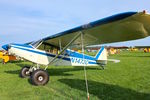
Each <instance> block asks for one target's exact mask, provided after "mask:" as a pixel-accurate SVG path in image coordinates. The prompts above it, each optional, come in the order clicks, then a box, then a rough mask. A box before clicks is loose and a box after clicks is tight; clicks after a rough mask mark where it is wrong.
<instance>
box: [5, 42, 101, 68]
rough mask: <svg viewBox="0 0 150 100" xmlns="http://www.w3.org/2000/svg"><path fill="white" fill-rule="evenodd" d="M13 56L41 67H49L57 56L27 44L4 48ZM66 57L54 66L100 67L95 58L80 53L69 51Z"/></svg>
mask: <svg viewBox="0 0 150 100" xmlns="http://www.w3.org/2000/svg"><path fill="white" fill-rule="evenodd" d="M3 48H4V49H7V50H8V52H9V53H10V54H12V55H15V56H18V57H21V58H23V59H25V60H28V61H31V62H33V63H36V64H40V65H48V64H49V63H50V61H51V60H52V59H53V58H54V57H55V56H56V54H52V53H49V52H46V51H43V50H39V49H36V48H34V47H33V46H31V45H27V44H11V45H10V47H9V48H7V47H4V46H3ZM65 53H66V54H65V55H60V56H58V58H57V59H56V60H55V62H54V63H53V65H55V66H70V65H72V66H99V65H100V63H98V62H97V60H96V58H95V57H92V56H89V55H85V54H82V53H78V52H76V51H72V50H70V49H67V50H66V51H65Z"/></svg>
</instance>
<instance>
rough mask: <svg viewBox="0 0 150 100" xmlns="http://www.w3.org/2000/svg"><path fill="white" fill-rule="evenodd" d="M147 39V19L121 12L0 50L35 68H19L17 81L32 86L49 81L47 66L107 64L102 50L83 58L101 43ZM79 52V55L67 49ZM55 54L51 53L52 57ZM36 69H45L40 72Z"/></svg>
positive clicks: (149, 29)
mask: <svg viewBox="0 0 150 100" xmlns="http://www.w3.org/2000/svg"><path fill="white" fill-rule="evenodd" d="M149 35H150V15H149V14H147V13H146V12H145V11H143V12H125V13H121V14H116V15H113V16H110V17H107V18H103V19H100V20H98V21H95V22H91V23H88V24H85V25H82V26H79V27H76V28H73V29H70V30H67V31H64V32H61V33H58V34H55V35H52V36H49V37H46V38H43V39H41V40H38V41H35V42H32V43H31V44H15V43H12V44H6V45H3V46H2V48H3V49H5V50H6V51H8V52H9V54H11V55H15V56H17V57H20V58H23V59H25V60H28V61H31V62H33V63H34V64H36V66H30V67H23V68H22V69H21V72H20V75H21V77H27V76H31V78H30V79H31V82H32V83H33V84H34V85H45V84H46V83H48V81H49V75H48V73H47V71H46V69H47V68H48V66H49V65H56V66H70V65H71V66H101V65H105V64H107V61H108V59H107V51H106V49H105V48H104V47H101V49H100V50H99V51H98V53H97V54H96V56H95V57H92V56H89V55H86V54H84V47H85V46H88V45H97V44H103V43H112V42H120V41H128V40H135V39H140V38H145V37H147V36H149ZM73 47H78V48H82V53H79V52H76V51H73V50H72V49H71V48H73ZM54 52H55V53H54ZM39 65H45V66H46V67H45V69H40V68H39Z"/></svg>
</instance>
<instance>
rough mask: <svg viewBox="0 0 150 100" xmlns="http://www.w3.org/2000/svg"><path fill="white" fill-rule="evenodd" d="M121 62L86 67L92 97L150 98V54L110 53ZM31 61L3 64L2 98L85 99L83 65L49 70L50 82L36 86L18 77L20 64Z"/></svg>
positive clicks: (0, 70) (95, 99)
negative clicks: (103, 67) (103, 68)
mask: <svg viewBox="0 0 150 100" xmlns="http://www.w3.org/2000/svg"><path fill="white" fill-rule="evenodd" d="M109 58H115V59H119V60H121V62H120V63H113V62H108V65H107V66H106V68H105V70H102V69H101V67H87V77H88V85H89V93H90V100H150V53H142V52H121V54H118V55H113V56H110V57H109ZM26 64H27V65H30V64H31V63H29V62H18V61H16V62H11V63H7V64H5V65H3V64H1V63H0V100H7V99H10V100H86V99H87V98H86V88H85V80H84V70H83V67H72V66H69V67H66V66H64V67H58V66H57V67H54V66H51V67H49V69H48V72H49V75H50V81H49V83H48V84H47V85H45V86H33V85H32V84H31V83H30V80H29V79H28V78H25V79H22V78H20V77H19V72H20V69H21V67H23V66H24V65H26Z"/></svg>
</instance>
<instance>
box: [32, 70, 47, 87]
mask: <svg viewBox="0 0 150 100" xmlns="http://www.w3.org/2000/svg"><path fill="white" fill-rule="evenodd" d="M48 81H49V75H48V72H47V71H46V70H43V69H37V70H35V71H34V72H32V74H31V83H32V84H33V85H45V84H47V83H48Z"/></svg>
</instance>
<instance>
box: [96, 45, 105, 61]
mask: <svg viewBox="0 0 150 100" xmlns="http://www.w3.org/2000/svg"><path fill="white" fill-rule="evenodd" d="M103 50H104V46H102V47H101V49H100V50H99V52H98V54H97V55H96V60H98V58H99V56H100V55H101V53H102V51H103Z"/></svg>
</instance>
